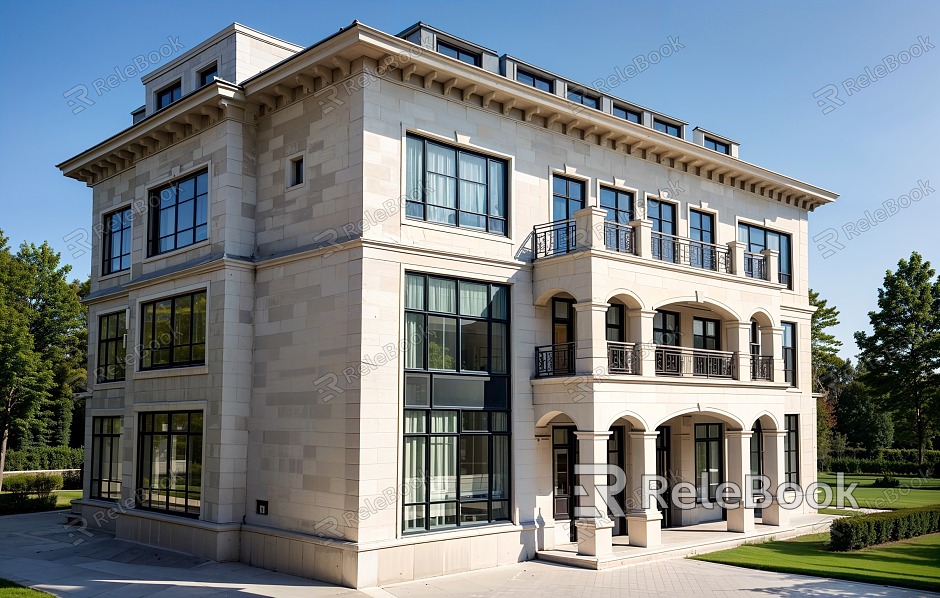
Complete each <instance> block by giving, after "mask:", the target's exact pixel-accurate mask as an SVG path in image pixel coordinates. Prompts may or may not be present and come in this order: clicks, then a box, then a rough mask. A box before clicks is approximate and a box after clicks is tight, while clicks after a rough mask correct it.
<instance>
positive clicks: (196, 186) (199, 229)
mask: <svg viewBox="0 0 940 598" xmlns="http://www.w3.org/2000/svg"><path fill="white" fill-rule="evenodd" d="M208 221H209V172H208V171H207V170H203V171H202V172H199V173H196V174H193V175H190V176H187V177H184V178H181V179H179V180H177V181H174V182H172V183H170V184H169V185H164V186H163V187H159V188H157V189H154V190H153V191H151V192H150V255H157V254H160V253H166V252H167V251H173V250H174V249H179V248H181V247H186V246H188V245H192V244H194V243H198V242H200V241H205V240H206V239H208V238H209V225H208Z"/></svg>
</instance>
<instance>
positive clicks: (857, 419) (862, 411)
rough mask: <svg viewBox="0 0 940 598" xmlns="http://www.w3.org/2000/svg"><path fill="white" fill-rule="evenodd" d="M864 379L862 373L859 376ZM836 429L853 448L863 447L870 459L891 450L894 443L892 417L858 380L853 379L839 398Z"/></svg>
mask: <svg viewBox="0 0 940 598" xmlns="http://www.w3.org/2000/svg"><path fill="white" fill-rule="evenodd" d="M861 375H862V376H864V374H861ZM837 419H838V424H837V425H836V430H838V432H839V433H841V434H844V435H845V437H846V439H847V440H848V442H849V443H850V444H852V445H854V446H860V447H864V448H865V450H866V451H868V454H869V456H871V457H875V455H877V453H878V451H879V450H881V449H885V448H890V447H891V445H892V444H893V443H894V422H893V420H892V418H891V414H890V413H889V412H887V411H885V410H884V409H882V408H881V405H880V404H879V401H878V397H875V396H874V395H872V393H871V390H870V389H869V388H868V386H866V385H865V383H864V382H862V380H861V379H855V380H852V381H851V382H850V383H849V384H848V385H847V386H846V387H845V390H844V391H843V392H842V396H841V397H840V398H839V413H838V418H837Z"/></svg>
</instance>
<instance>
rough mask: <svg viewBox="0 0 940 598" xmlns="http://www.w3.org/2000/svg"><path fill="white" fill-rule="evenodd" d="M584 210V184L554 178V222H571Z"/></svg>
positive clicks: (560, 177)
mask: <svg viewBox="0 0 940 598" xmlns="http://www.w3.org/2000/svg"><path fill="white" fill-rule="evenodd" d="M583 208H584V182H583V181H576V180H574V179H569V178H567V177H563V176H558V175H557V174H556V175H555V176H554V177H552V221H553V222H558V221H559V220H570V219H572V218H574V213H575V212H577V211H578V210H580V209H583Z"/></svg>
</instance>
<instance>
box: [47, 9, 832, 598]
mask: <svg viewBox="0 0 940 598" xmlns="http://www.w3.org/2000/svg"><path fill="white" fill-rule="evenodd" d="M142 81H143V84H144V88H145V96H146V101H145V104H144V105H143V106H141V107H140V108H139V109H137V110H135V111H134V112H133V113H132V121H133V124H132V125H131V126H130V127H129V128H127V129H125V130H123V131H121V132H119V133H117V134H116V135H113V136H111V137H108V138H107V139H105V140H104V141H102V142H100V143H98V144H97V145H95V146H94V147H92V148H90V149H88V150H86V151H84V152H82V153H81V154H79V155H77V156H75V157H74V158H71V159H69V160H67V161H66V162H64V163H62V164H60V165H59V168H60V169H61V170H62V172H63V173H64V174H65V175H66V176H68V177H71V178H74V179H77V180H79V181H82V182H84V183H86V184H87V185H88V186H90V187H91V188H92V189H93V206H92V219H93V223H94V226H93V229H92V230H93V231H94V233H95V234H93V235H92V240H93V251H92V266H91V294H90V295H89V297H88V299H87V304H88V307H89V364H90V365H89V377H90V380H89V383H90V384H89V390H90V396H89V398H88V399H87V408H86V438H87V441H86V447H87V448H88V450H87V454H86V465H85V470H84V471H85V480H84V498H82V499H81V500H79V501H76V502H75V504H74V505H73V509H74V511H75V512H76V513H79V514H81V515H82V516H83V518H84V521H85V523H86V525H87V526H88V528H89V529H105V530H108V531H112V532H114V533H115V534H116V535H117V536H118V537H120V538H126V539H129V540H134V541H138V542H144V543H149V544H153V545H158V546H163V547H167V548H171V549H176V550H181V551H186V552H189V553H192V554H195V555H198V556H201V557H205V558H210V559H214V560H223V561H224V560H241V561H244V562H247V563H251V564H255V565H259V566H263V567H266V568H271V569H277V570H281V571H286V572H289V573H295V574H299V575H305V576H309V577H314V578H318V579H322V580H326V581H330V582H334V583H340V584H343V585H347V586H353V587H365V586H373V585H376V584H382V583H389V582H394V581H400V580H409V579H417V578H421V577H428V576H434V575H441V574H445V573H452V572H458V571H466V570H473V569H479V568H484V567H492V566H496V565H500V564H506V563H511V562H516V561H519V560H526V559H532V558H535V557H536V556H537V553H538V552H540V551H549V550H553V549H555V548H557V547H560V546H565V545H569V543H576V544H571V545H572V546H575V545H576V549H577V551H578V552H579V553H580V554H581V555H582V556H584V557H586V558H588V559H591V558H602V557H604V555H608V554H610V552H611V550H612V548H611V546H612V541H613V540H612V537H616V536H626V541H627V542H628V543H629V544H631V545H634V546H655V545H657V544H658V543H659V542H660V541H661V535H662V533H663V531H662V530H663V529H669V528H671V527H677V526H688V525H696V524H700V523H702V522H708V521H721V520H722V519H725V520H726V521H727V529H728V530H731V531H747V530H750V529H753V527H754V525H755V518H756V519H757V521H759V522H760V523H761V524H763V525H768V524H769V525H779V526H783V525H786V524H787V519H788V517H789V516H790V515H791V514H792V513H801V512H804V511H805V512H809V511H808V510H807V507H805V506H802V507H800V508H798V509H797V510H795V511H788V510H786V509H783V508H780V506H779V505H778V504H777V503H771V504H767V503H761V507H762V508H759V509H757V510H758V511H759V513H757V514H756V513H755V508H753V505H749V503H736V504H732V505H731V506H730V507H729V508H718V507H716V506H714V504H712V503H711V502H710V501H711V500H712V499H715V498H716V496H717V494H718V486H719V484H720V483H722V482H726V481H727V482H734V483H737V484H739V485H741V486H743V485H744V484H745V476H746V475H747V474H751V473H761V474H763V475H766V476H767V477H768V478H769V480H770V486H769V489H770V490H771V491H772V492H774V491H776V489H777V488H778V486H780V485H781V484H783V483H784V482H791V483H795V484H798V485H800V486H801V487H804V488H805V487H806V486H807V485H808V484H810V483H811V482H814V481H815V479H816V469H815V465H816V446H815V442H816V414H815V403H814V399H813V397H812V394H811V381H810V378H811V376H810V368H811V366H810V317H811V315H812V312H813V308H811V307H810V305H809V303H808V299H807V290H808V272H807V266H808V239H807V218H808V214H809V212H810V211H812V210H813V209H815V208H817V207H819V206H821V205H825V204H827V203H830V202H832V201H834V200H835V199H836V197H837V196H836V195H835V194H834V193H832V192H829V191H826V190H824V189H821V188H819V187H815V186H813V185H810V184H807V183H803V182H801V181H798V180H796V179H793V178H790V177H788V176H785V175H782V174H778V173H776V172H773V171H771V170H767V169H765V168H762V167H759V166H755V165H753V164H750V163H748V162H745V161H743V160H742V159H741V158H740V157H739V147H738V143H737V142H735V141H733V140H731V139H729V138H727V137H724V136H721V135H717V134H715V133H711V132H709V131H706V130H704V129H701V128H694V129H690V128H689V125H688V124H687V123H685V122H683V121H681V120H679V119H676V118H673V117H670V116H667V115H665V114H661V113H659V112H655V111H653V110H650V109H648V108H644V107H642V106H639V105H636V104H633V103H630V102H627V101H623V100H621V99H619V98H616V97H612V96H610V95H608V94H605V93H601V92H599V91H597V90H595V89H592V88H590V87H587V86H584V85H581V84H578V83H577V82H575V81H572V80H569V79H566V78H564V77H562V76H560V75H555V74H553V73H551V72H549V71H546V70H544V69H542V68H539V67H538V66H535V65H533V64H530V63H527V62H523V61H522V60H520V59H517V58H514V57H512V56H509V55H502V56H500V55H498V54H497V53H496V52H494V51H492V50H489V49H487V48H484V47H481V46H479V45H476V44H473V43H471V42H468V41H466V40H463V39H460V38H458V37H455V36H453V35H449V34H447V33H444V32H442V31H439V30H437V29H435V28H433V27H430V26H428V25H425V24H423V23H418V24H417V25H414V26H413V27H411V28H409V29H407V30H406V31H404V32H402V33H401V34H399V35H390V34H386V33H383V32H381V31H377V30H375V29H372V28H370V27H367V26H365V25H363V24H361V23H359V22H354V23H352V24H351V25H349V26H348V27H345V28H343V29H341V30H340V31H339V32H338V33H335V34H334V35H332V36H330V37H329V38H327V39H325V40H323V41H321V42H319V43H317V44H315V45H313V46H310V47H307V48H304V47H301V46H297V45H294V44H291V43H288V42H285V41H282V40H279V39H276V38H273V37H271V36H268V35H265V34H263V33H260V32H257V31H254V30H252V29H249V28H247V27H244V26H242V25H238V24H234V25H232V26H230V27H228V28H226V29H224V30H223V31H221V32H219V33H218V34H216V35H214V36H213V37H211V38H210V39H208V40H206V41H205V42H203V43H201V44H199V45H197V46H195V47H193V48H192V49H190V50H189V51H187V52H186V53H185V54H183V55H181V56H179V57H178V58H176V59H175V60H173V61H172V62H169V63H168V64H166V65H165V66H163V67H161V68H159V69H157V70H156V71H154V72H152V73H150V74H148V75H146V76H144V77H143V79H142ZM578 464H587V465H601V466H603V465H607V464H610V465H614V466H617V467H620V468H622V469H623V470H625V471H626V477H625V482H626V486H625V488H623V489H620V487H619V486H618V485H616V483H614V490H613V493H614V494H615V496H614V497H613V498H614V499H615V500H614V501H609V500H607V498H608V497H607V494H608V489H607V486H606V485H607V484H608V483H610V477H611V476H608V475H607V473H606V471H605V470H604V469H594V470H591V471H590V472H586V471H585V470H580V471H576V466H577V465H578ZM656 474H658V475H661V476H663V477H664V478H665V479H666V480H667V484H668V485H669V489H670V490H672V489H673V488H674V487H675V488H676V489H678V488H679V486H684V488H685V490H687V491H688V490H689V489H690V488H691V491H690V492H687V496H686V505H687V506H688V508H680V507H678V506H675V505H670V506H667V507H662V506H657V505H656V504H650V503H646V504H643V503H642V502H640V501H638V500H636V498H637V497H638V496H639V495H640V487H641V480H642V476H643V475H656ZM612 477H613V478H618V476H617V475H616V474H613V475H612ZM619 479H620V481H621V482H622V481H623V477H622V476H619ZM615 482H616V480H615ZM621 485H622V484H621ZM579 488H583V489H584V491H583V492H582V491H579ZM795 494H798V492H797V493H795ZM617 505H620V506H621V507H622V508H623V510H621V509H620V508H618V507H617ZM577 507H580V508H581V509H580V510H579V509H577ZM619 541H621V542H622V541H623V539H622V538H621V539H620V540H619ZM573 551H574V549H573V548H572V552H573Z"/></svg>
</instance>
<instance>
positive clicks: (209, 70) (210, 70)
mask: <svg viewBox="0 0 940 598" xmlns="http://www.w3.org/2000/svg"><path fill="white" fill-rule="evenodd" d="M218 76H219V63H217V62H216V63H215V64H212V65H211V66H208V67H206V68H204V69H202V70H201V71H199V87H205V86H206V85H208V84H210V83H212V82H213V81H215V79H216V77H218Z"/></svg>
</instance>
